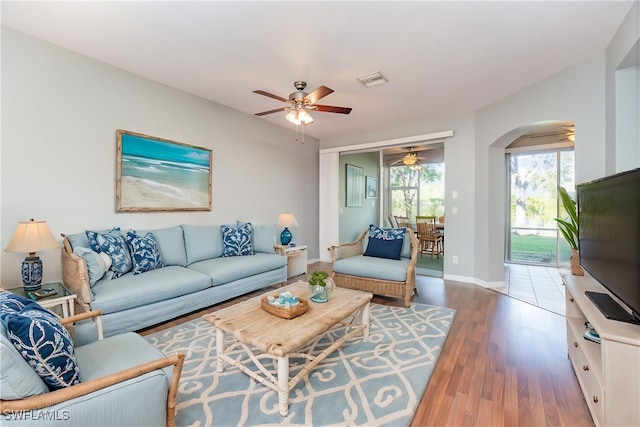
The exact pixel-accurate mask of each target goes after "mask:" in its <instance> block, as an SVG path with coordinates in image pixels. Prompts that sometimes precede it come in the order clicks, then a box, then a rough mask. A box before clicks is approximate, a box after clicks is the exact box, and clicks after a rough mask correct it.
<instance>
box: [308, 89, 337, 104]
mask: <svg viewBox="0 0 640 427" xmlns="http://www.w3.org/2000/svg"><path fill="white" fill-rule="evenodd" d="M331 93H333V89H329V88H328V87H326V86H320V87H319V88H318V89H316V90H314V91H313V92H311V93H310V94H309V95H307V96H305V97H304V100H305V101H309V103H310V104H315V103H316V102H318V101H319V100H320V99H322V98H324V97H325V96H327V95H329V94H331Z"/></svg>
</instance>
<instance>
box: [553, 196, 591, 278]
mask: <svg viewBox="0 0 640 427" xmlns="http://www.w3.org/2000/svg"><path fill="white" fill-rule="evenodd" d="M558 194H559V195H560V200H561V201H562V206H563V207H564V210H565V211H566V212H567V214H568V215H569V218H567V219H566V220H564V219H561V218H554V219H555V220H556V222H557V223H558V228H559V229H560V233H562V236H563V237H564V239H565V240H566V241H567V243H568V244H569V246H570V247H571V259H570V262H571V274H573V275H575V276H584V270H583V269H582V267H580V253H579V252H578V211H577V209H576V202H574V201H573V199H572V198H571V196H569V193H567V190H565V189H564V187H560V186H558Z"/></svg>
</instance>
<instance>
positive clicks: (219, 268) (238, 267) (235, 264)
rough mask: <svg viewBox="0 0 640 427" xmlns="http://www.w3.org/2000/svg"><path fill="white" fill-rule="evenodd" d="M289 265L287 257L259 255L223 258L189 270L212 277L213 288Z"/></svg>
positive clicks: (194, 266)
mask: <svg viewBox="0 0 640 427" xmlns="http://www.w3.org/2000/svg"><path fill="white" fill-rule="evenodd" d="M285 265H287V257H284V256H280V255H276V254H263V253H257V254H255V255H251V256H238V257H222V258H213V259H209V260H204V261H200V262H196V263H195V264H191V265H189V267H188V268H189V269H191V270H195V271H198V272H200V273H203V274H206V275H207V276H209V277H211V283H212V285H213V286H218V285H223V284H225V283H229V282H233V281H234V280H238V279H243V278H245V277H250V276H254V275H256V274H260V273H264V272H266V271H271V270H277V269H278V268H281V267H282V266H285Z"/></svg>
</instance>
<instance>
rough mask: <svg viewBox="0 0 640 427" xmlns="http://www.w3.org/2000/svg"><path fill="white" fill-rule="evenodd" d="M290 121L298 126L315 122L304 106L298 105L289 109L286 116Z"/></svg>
mask: <svg viewBox="0 0 640 427" xmlns="http://www.w3.org/2000/svg"><path fill="white" fill-rule="evenodd" d="M285 119H287V120H288V121H289V122H291V123H293V124H294V125H296V126H300V125H303V126H306V125H310V124H311V123H313V117H311V114H309V111H307V109H306V108H304V107H296V108H294V109H293V110H291V111H289V113H288V114H287V115H286V116H285Z"/></svg>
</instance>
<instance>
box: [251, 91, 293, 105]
mask: <svg viewBox="0 0 640 427" xmlns="http://www.w3.org/2000/svg"><path fill="white" fill-rule="evenodd" d="M253 93H257V94H258V95H264V96H268V97H269V98H273V99H277V100H278V101H282V102H289V100H288V99H284V98H283V97H281V96H278V95H274V94H272V93H269V92H265V91H264V90H254V91H253Z"/></svg>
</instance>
